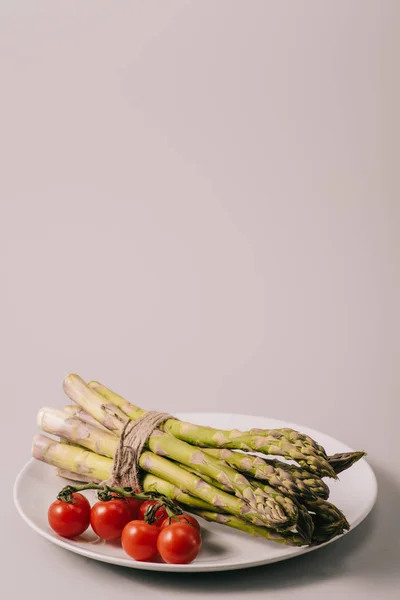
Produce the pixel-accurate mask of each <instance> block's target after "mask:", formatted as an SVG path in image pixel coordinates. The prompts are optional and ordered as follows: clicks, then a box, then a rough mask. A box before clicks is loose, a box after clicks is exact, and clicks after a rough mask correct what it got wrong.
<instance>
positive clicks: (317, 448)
mask: <svg viewBox="0 0 400 600" xmlns="http://www.w3.org/2000/svg"><path fill="white" fill-rule="evenodd" d="M270 431H271V430H270V429H258V428H254V429H250V430H249V431H248V433H250V434H254V435H262V436H266V437H268V436H269V435H270ZM278 431H279V432H280V434H281V435H283V436H284V437H285V438H286V439H287V440H288V441H289V442H291V443H292V444H294V445H295V446H298V447H302V446H310V447H311V448H313V450H314V452H315V454H316V455H317V456H320V457H321V458H323V459H324V460H327V458H328V457H327V454H326V451H325V448H323V446H321V445H320V444H317V442H316V441H315V440H313V439H312V438H311V437H310V436H309V435H306V434H304V433H300V432H299V431H296V429H290V428H288V427H283V428H282V427H281V428H280V429H278Z"/></svg>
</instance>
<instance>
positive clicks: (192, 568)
mask: <svg viewBox="0 0 400 600" xmlns="http://www.w3.org/2000/svg"><path fill="white" fill-rule="evenodd" d="M178 415H185V417H184V418H185V419H186V418H187V417H188V416H189V415H193V417H194V418H195V416H196V415H197V416H198V415H212V416H215V417H226V416H234V417H238V418H240V417H246V418H254V419H270V420H273V421H279V422H281V423H282V424H285V426H286V427H288V426H290V427H291V428H292V429H297V430H300V431H304V430H307V431H308V432H310V433H311V435H312V432H314V433H315V434H316V436H315V437H317V436H318V435H321V434H322V435H323V436H324V437H325V438H328V439H329V440H330V441H332V442H333V443H337V444H340V445H342V446H346V447H347V448H348V450H347V451H352V448H350V447H349V446H347V444H344V443H343V442H341V441H339V440H337V439H335V438H333V437H332V436H330V435H328V434H325V433H323V432H319V431H317V430H315V429H313V428H310V427H307V426H303V425H299V424H295V423H292V422H289V421H283V420H281V419H275V418H273V417H266V416H261V415H247V414H244V413H221V412H208V411H201V412H177V418H182V417H178ZM193 417H190V418H193ZM361 461H363V463H364V465H365V467H366V468H367V470H368V474H369V476H370V480H371V484H372V487H373V490H372V494H371V499H370V501H369V503H368V505H367V506H366V508H365V509H364V511H363V512H362V513H361V514H360V515H359V517H358V518H357V519H356V520H355V521H354V522H353V523H352V526H351V530H350V531H347V532H345V533H344V534H342V535H340V536H337V537H335V538H333V539H331V540H329V541H328V542H325V543H324V544H320V545H319V546H302V547H300V548H294V549H293V550H294V551H293V552H292V553H291V554H289V555H287V556H284V555H278V556H274V557H272V558H269V559H265V558H263V559H260V560H251V561H249V562H243V561H242V562H239V563H235V562H230V563H226V564H214V565H213V564H209V565H205V564H202V563H196V562H193V563H190V564H188V565H173V564H168V563H151V562H140V561H134V560H132V559H130V558H128V557H127V558H120V557H113V556H110V555H106V554H104V555H102V554H98V553H96V552H94V551H92V550H90V549H86V548H85V547H82V546H79V545H76V546H73V545H71V544H69V543H68V541H66V540H64V539H63V538H61V537H54V536H53V535H52V534H51V533H50V532H47V531H45V530H44V529H42V528H41V527H40V526H39V525H37V524H36V523H35V522H34V521H32V519H31V518H30V517H29V516H28V515H27V514H26V513H25V511H24V510H23V508H22V506H21V504H20V501H19V497H18V491H19V488H20V486H21V482H22V481H23V478H24V475H25V473H26V472H27V471H28V470H29V468H30V467H31V465H34V464H36V463H37V462H38V461H37V460H36V459H34V458H30V459H29V460H28V461H27V462H26V463H25V465H24V466H23V467H22V469H21V470H20V471H19V473H18V475H17V477H16V479H15V482H14V486H13V501H14V505H15V507H16V509H17V512H18V514H19V515H20V516H21V517H22V519H23V520H24V521H25V523H26V524H27V525H28V526H29V527H30V528H31V529H33V531H35V532H36V533H38V534H39V535H40V536H41V537H42V538H44V539H46V540H48V541H49V542H51V543H53V544H55V545H56V546H59V547H61V548H64V549H65V550H69V551H70V552H73V553H74V554H78V555H81V556H85V557H86V558H90V559H92V560H97V561H99V562H105V563H108V564H114V565H118V566H122V567H127V568H133V569H140V570H145V571H159V572H180V573H183V572H184V573H190V572H191V573H194V572H197V573H199V572H216V571H218V572H219V571H220V572H222V571H236V570H240V569H248V568H253V567H258V566H262V565H267V564H273V563H276V562H281V561H284V560H289V559H291V558H295V557H297V556H301V555H303V554H307V553H308V552H312V551H314V550H318V549H319V548H323V547H324V546H327V545H328V544H331V543H333V542H336V541H339V540H340V539H341V538H343V537H344V536H345V535H348V534H349V533H351V532H352V531H354V529H355V528H356V527H358V525H360V523H362V522H363V521H364V520H365V519H366V518H367V516H368V515H369V514H370V512H371V510H372V509H373V507H374V505H375V503H376V500H377V496H378V482H377V479H376V475H375V473H374V471H373V469H372V467H371V465H370V464H369V463H368V461H367V460H366V459H365V458H362V459H361ZM361 461H360V462H361Z"/></svg>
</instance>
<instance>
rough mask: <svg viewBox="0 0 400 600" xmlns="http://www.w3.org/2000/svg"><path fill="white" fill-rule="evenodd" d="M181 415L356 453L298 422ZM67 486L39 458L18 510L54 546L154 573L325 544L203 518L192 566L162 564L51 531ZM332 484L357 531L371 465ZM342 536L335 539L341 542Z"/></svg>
mask: <svg viewBox="0 0 400 600" xmlns="http://www.w3.org/2000/svg"><path fill="white" fill-rule="evenodd" d="M177 417H178V418H180V419H182V420H184V421H190V422H193V423H197V424H199V425H211V426H213V427H219V428H222V429H243V430H246V429H251V428H252V427H259V428H261V429H269V428H279V427H291V428H293V429H297V430H299V431H302V432H304V433H307V434H308V435H310V436H312V437H313V438H315V439H316V440H317V441H318V442H319V443H320V444H322V445H323V446H324V447H325V449H326V451H327V452H328V454H334V453H335V452H349V451H351V448H349V447H348V446H346V445H345V444H342V443H341V442H338V441H336V440H335V439H333V438H331V437H329V436H327V435H324V434H323V433H319V432H317V431H314V430H312V429H308V428H307V427H303V426H300V425H295V424H293V423H286V422H284V421H276V420H273V419H267V418H264V417H250V416H248V415H237V414H218V413H187V414H186V413H185V414H178V415H177ZM64 485H66V481H65V480H63V479H61V478H59V477H58V476H57V475H56V473H55V469H53V468H51V467H49V466H48V465H46V464H44V463H41V462H38V461H36V460H33V459H32V460H30V461H29V462H28V463H27V464H26V465H25V467H24V468H23V469H22V471H21V473H20V474H19V475H18V478H17V480H16V482H15V486H14V501H15V505H16V507H17V509H18V512H19V513H20V515H21V516H22V518H23V519H24V520H25V521H26V522H27V523H28V525H29V526H30V527H32V529H34V530H35V531H37V532H38V533H39V534H40V535H42V536H43V537H45V538H46V539H47V540H49V541H50V542H52V543H53V544H57V545H58V546H61V547H62V548H66V549H67V550H70V551H71V552H76V553H77V554H82V555H83V556H86V557H88V558H94V559H96V560H100V561H103V562H108V563H112V564H115V565H122V566H124V567H131V568H133V569H145V570H151V571H186V572H188V571H228V570H233V569H244V568H247V567H254V566H258V565H265V564H267V563H273V562H277V561H280V560H285V559H288V558H292V557H294V556H298V555H300V554H304V553H306V552H311V551H313V550H317V549H318V548H321V547H322V546H317V547H313V548H309V547H305V548H291V547H286V546H281V545H280V544H277V543H275V542H270V541H268V540H265V539H259V538H253V537H251V536H249V535H247V534H245V533H242V532H239V531H235V530H233V529H230V528H229V527H225V526H223V525H218V524H215V523H206V522H205V521H203V520H202V527H203V547H202V550H201V552H200V554H199V556H198V558H197V559H196V560H195V561H194V562H193V563H192V564H190V565H169V564H165V563H162V562H136V561H134V560H132V559H130V558H129V557H128V556H127V555H126V554H125V553H124V551H123V550H122V548H121V546H120V545H119V544H118V543H115V544H114V543H109V542H104V541H102V540H100V539H99V538H98V537H97V536H96V535H95V534H94V533H93V531H92V530H88V531H87V532H85V534H84V535H82V536H81V537H80V538H79V539H75V540H68V539H65V538H61V537H59V536H58V535H57V534H56V533H54V532H53V531H52V530H51V529H50V527H49V525H48V523H47V508H48V506H49V505H50V504H51V502H53V500H54V499H55V497H56V495H57V493H58V492H59V491H60V489H61V488H62V487H63V486H64ZM329 486H330V488H331V496H330V500H331V501H332V502H333V503H334V504H336V505H337V506H338V507H339V508H340V509H341V510H343V512H344V513H345V515H346V517H347V519H348V521H349V523H350V525H351V530H352V529H354V528H355V527H356V526H357V525H359V523H361V521H362V520H363V519H365V517H366V516H367V515H368V513H369V512H370V510H371V509H372V507H373V505H374V503H375V500H376V496H377V483H376V479H375V475H374V473H373V471H372V469H371V467H370V466H369V465H368V464H367V462H366V461H365V460H364V459H362V460H360V461H359V462H358V463H356V464H355V465H354V466H353V467H352V468H351V469H349V470H348V471H344V472H343V473H342V474H341V475H340V481H338V482H336V481H333V480H330V481H329ZM86 493H87V495H88V497H89V499H90V500H91V501H92V500H94V499H95V496H94V494H92V495H91V494H90V493H89V492H86ZM351 530H350V531H351ZM340 537H341V536H340ZM340 537H337V538H335V540H340ZM332 541H334V540H332ZM328 543H330V542H328Z"/></svg>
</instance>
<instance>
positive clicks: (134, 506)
mask: <svg viewBox="0 0 400 600" xmlns="http://www.w3.org/2000/svg"><path fill="white" fill-rule="evenodd" d="M111 496H115V497H116V498H121V496H120V495H119V494H117V493H116V492H112V493H111ZM124 499H125V502H126V503H127V504H128V506H129V508H130V509H131V518H132V520H134V519H137V518H138V515H139V508H140V505H141V504H142V503H143V500H139V499H138V498H128V496H124Z"/></svg>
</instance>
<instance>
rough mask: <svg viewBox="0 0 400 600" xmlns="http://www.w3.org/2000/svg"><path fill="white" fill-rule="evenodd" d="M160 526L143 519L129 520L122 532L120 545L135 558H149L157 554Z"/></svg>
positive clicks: (141, 559)
mask: <svg viewBox="0 0 400 600" xmlns="http://www.w3.org/2000/svg"><path fill="white" fill-rule="evenodd" d="M159 533H160V528H159V527H156V526H155V525H149V523H146V522H145V521H143V520H142V521H131V522H130V523H128V524H127V525H125V527H124V530H123V532H122V537H121V542H122V547H123V549H124V550H125V552H126V553H127V554H129V556H130V557H131V558H134V559H135V560H140V561H143V560H150V559H151V558H154V557H155V556H156V555H157V538H158V536H159Z"/></svg>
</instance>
